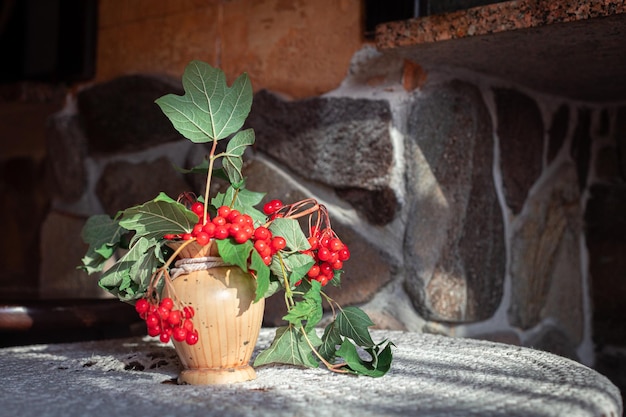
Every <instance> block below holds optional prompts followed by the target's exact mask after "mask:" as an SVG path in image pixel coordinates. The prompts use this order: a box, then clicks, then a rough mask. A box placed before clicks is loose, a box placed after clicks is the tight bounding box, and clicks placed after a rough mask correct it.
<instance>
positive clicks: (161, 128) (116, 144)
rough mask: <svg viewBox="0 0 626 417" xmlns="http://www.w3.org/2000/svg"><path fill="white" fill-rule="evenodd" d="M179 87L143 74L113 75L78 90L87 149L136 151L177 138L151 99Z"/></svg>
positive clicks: (174, 90)
mask: <svg viewBox="0 0 626 417" xmlns="http://www.w3.org/2000/svg"><path fill="white" fill-rule="evenodd" d="M181 91H182V90H181V87H180V86H178V85H177V84H175V83H174V82H173V81H171V80H168V79H165V78H157V77H150V76H144V75H131V76H124V77H120V78H116V79H114V80H111V81H108V82H105V83H100V84H96V85H95V86H93V87H91V88H87V89H85V90H83V91H81V92H80V93H79V94H78V96H77V99H78V110H79V112H80V117H81V122H82V124H83V129H84V134H85V136H86V137H87V138H89V148H88V149H89V153H90V154H100V153H110V152H121V151H135V150H141V149H146V148H148V147H151V146H155V145H157V144H160V143H165V142H170V141H174V140H178V139H180V137H181V136H180V134H179V133H178V132H177V131H176V130H175V129H174V127H173V126H172V124H171V123H170V121H169V119H168V118H167V117H166V116H165V115H164V114H163V112H162V111H161V109H160V108H159V106H157V105H156V104H155V103H154V100H156V99H157V98H159V97H161V96H163V95H165V94H170V93H174V94H181Z"/></svg>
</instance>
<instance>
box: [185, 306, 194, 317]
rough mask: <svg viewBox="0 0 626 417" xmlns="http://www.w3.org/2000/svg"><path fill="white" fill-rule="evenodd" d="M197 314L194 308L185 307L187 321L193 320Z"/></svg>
mask: <svg viewBox="0 0 626 417" xmlns="http://www.w3.org/2000/svg"><path fill="white" fill-rule="evenodd" d="M195 314H196V312H195V310H194V309H193V307H192V306H185V308H183V316H184V317H185V318H186V319H190V318H192V317H193V316H194V315H195Z"/></svg>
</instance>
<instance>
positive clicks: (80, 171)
mask: <svg viewBox="0 0 626 417" xmlns="http://www.w3.org/2000/svg"><path fill="white" fill-rule="evenodd" d="M46 152H47V158H46V161H47V178H46V179H47V184H48V186H49V188H50V191H51V193H52V194H53V195H54V197H55V198H58V199H60V200H64V201H75V200H77V199H79V198H80V197H81V196H82V195H83V193H84V192H85V187H86V186H87V174H86V171H85V157H86V155H87V139H86V138H85V136H84V135H83V131H82V126H81V124H80V120H79V117H78V116H77V115H76V114H66V113H65V112H60V113H58V114H56V115H54V116H53V117H51V118H50V119H49V121H48V126H47V130H46Z"/></svg>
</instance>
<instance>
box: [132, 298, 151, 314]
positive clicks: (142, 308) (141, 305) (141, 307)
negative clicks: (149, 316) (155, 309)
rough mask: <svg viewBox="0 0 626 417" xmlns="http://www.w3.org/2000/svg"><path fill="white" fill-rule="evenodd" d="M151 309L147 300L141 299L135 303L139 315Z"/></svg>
mask: <svg viewBox="0 0 626 417" xmlns="http://www.w3.org/2000/svg"><path fill="white" fill-rule="evenodd" d="M149 308H150V303H149V302H148V300H146V299H145V298H142V299H139V300H137V302H136V303H135V311H137V313H139V314H145V313H147V312H148V309H149Z"/></svg>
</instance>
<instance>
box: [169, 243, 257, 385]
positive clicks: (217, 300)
mask: <svg viewBox="0 0 626 417" xmlns="http://www.w3.org/2000/svg"><path fill="white" fill-rule="evenodd" d="M175 246H176V245H173V247H174V248H175ZM218 255H219V253H217V245H216V244H215V243H214V242H211V243H209V245H206V246H200V245H198V244H196V243H195V242H194V243H192V244H190V245H189V246H187V247H185V248H184V250H183V252H181V254H180V255H179V258H181V259H183V262H185V261H187V260H188V259H189V258H193V259H194V260H198V259H199V260H200V261H203V260H205V259H207V258H206V257H207V256H210V257H211V258H210V259H221V258H218V257H217V256H218ZM187 262H189V261H187ZM172 287H173V290H174V293H175V294H172V292H171V290H169V289H168V288H167V286H166V287H165V294H166V296H169V297H172V298H175V297H176V298H178V299H179V300H180V301H182V302H183V303H184V304H185V305H189V306H192V307H193V308H194V310H195V316H194V317H193V322H194V326H195V328H196V329H197V330H198V342H197V343H196V344H194V345H191V346H190V345H188V344H187V343H185V342H176V341H173V343H174V347H175V349H176V353H177V354H178V357H179V359H180V361H181V363H182V365H183V368H184V369H183V370H182V371H181V373H180V375H179V377H178V382H179V383H181V384H192V385H209V384H229V383H233V382H242V381H248V380H252V379H255V378H256V373H255V371H254V369H253V368H252V367H251V366H250V364H249V362H250V359H251V357H252V353H253V351H254V347H255V345H256V341H257V338H258V336H259V331H260V329H261V323H262V320H263V312H264V309H265V299H261V300H259V301H258V302H256V303H255V302H254V298H255V295H256V281H255V279H254V277H252V276H251V275H250V274H249V273H246V272H244V271H243V270H242V269H241V268H239V267H237V266H233V265H224V266H214V267H209V268H204V269H199V270H193V271H190V272H187V273H183V274H181V275H179V276H177V277H176V278H174V279H173V281H172Z"/></svg>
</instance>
